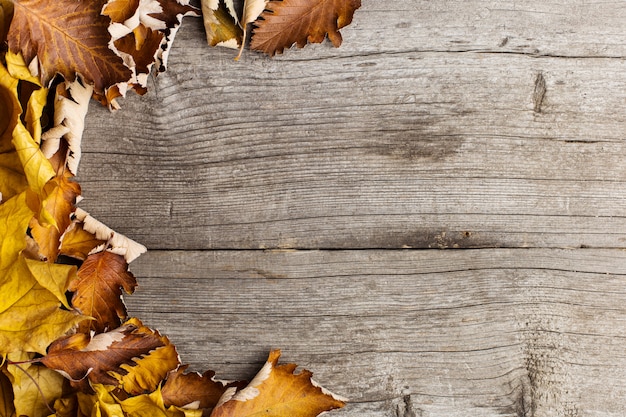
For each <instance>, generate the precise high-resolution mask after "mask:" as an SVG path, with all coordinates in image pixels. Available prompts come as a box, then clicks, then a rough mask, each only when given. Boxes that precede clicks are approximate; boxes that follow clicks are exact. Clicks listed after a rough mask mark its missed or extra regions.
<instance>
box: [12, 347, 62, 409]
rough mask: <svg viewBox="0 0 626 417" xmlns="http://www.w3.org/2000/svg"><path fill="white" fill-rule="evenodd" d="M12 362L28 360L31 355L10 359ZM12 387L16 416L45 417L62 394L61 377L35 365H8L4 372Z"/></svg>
mask: <svg viewBox="0 0 626 417" xmlns="http://www.w3.org/2000/svg"><path fill="white" fill-rule="evenodd" d="M11 359H12V360H18V359H20V360H29V359H32V355H22V357H11ZM6 374H7V375H8V376H9V379H10V380H11V383H12V385H13V392H14V405H15V410H16V414H17V415H18V416H28V417H46V416H48V415H50V408H49V406H51V405H52V404H53V403H54V402H55V401H56V399H57V398H59V397H61V394H62V392H63V380H64V379H63V377H62V376H61V375H59V374H58V373H57V372H55V371H53V370H51V369H48V368H46V367H44V366H41V365H37V364H22V365H19V368H18V366H15V365H9V366H8V367H7V370H6ZM26 374H28V375H26Z"/></svg>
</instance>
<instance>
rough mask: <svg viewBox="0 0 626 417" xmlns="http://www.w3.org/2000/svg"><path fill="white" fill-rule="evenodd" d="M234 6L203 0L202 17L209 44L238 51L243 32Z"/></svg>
mask: <svg viewBox="0 0 626 417" xmlns="http://www.w3.org/2000/svg"><path fill="white" fill-rule="evenodd" d="M233 7H234V6H233V5H232V4H231V6H230V8H229V6H228V5H227V4H224V3H222V2H219V1H218V0H202V17H203V19H204V29H205V32H206V39H207V43H208V44H209V45H211V46H216V45H220V46H226V47H229V48H233V49H237V48H239V45H241V43H242V36H243V31H242V30H241V27H240V26H239V24H238V19H237V15H236V14H234V15H233V12H234V8H233Z"/></svg>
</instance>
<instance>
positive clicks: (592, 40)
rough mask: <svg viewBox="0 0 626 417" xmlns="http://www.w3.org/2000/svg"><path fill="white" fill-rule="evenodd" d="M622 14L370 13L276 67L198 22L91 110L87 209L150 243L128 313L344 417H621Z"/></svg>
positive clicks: (374, 7)
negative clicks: (210, 42)
mask: <svg viewBox="0 0 626 417" xmlns="http://www.w3.org/2000/svg"><path fill="white" fill-rule="evenodd" d="M625 22H626V2H600V3H590V2H585V1H583V0H568V1H565V0H561V1H549V2H546V1H539V0H529V1H524V2H519V1H478V0H463V1H425V0H404V1H400V2H398V1H391V0H364V1H363V7H362V8H361V9H360V10H358V11H357V13H356V15H355V19H354V22H353V24H352V25H351V26H349V27H347V28H346V29H344V30H343V37H344V44H343V46H342V47H341V48H339V49H334V48H332V47H331V46H329V45H328V44H323V45H316V46H312V47H309V48H307V49H304V50H289V51H287V52H286V53H285V54H284V55H282V56H278V57H277V58H275V59H270V58H267V57H265V56H261V55H258V54H255V53H250V52H249V53H246V54H245V55H244V58H243V59H242V60H241V61H240V62H234V61H233V59H232V58H233V57H234V53H233V52H232V51H231V50H226V49H211V48H209V47H208V46H206V45H205V43H204V33H203V29H202V26H201V21H200V19H187V20H185V22H184V24H183V28H182V29H181V31H180V32H179V35H178V37H177V39H176V42H175V44H174V48H173V50H172V53H171V56H170V66H169V70H168V72H166V73H165V74H162V75H160V76H159V77H157V78H156V79H153V80H152V81H151V86H150V92H149V93H148V94H147V95H146V96H144V97H139V96H130V97H129V98H128V99H127V100H126V101H125V103H124V105H123V109H122V110H121V111H118V112H116V113H114V114H112V115H111V114H109V113H108V110H106V109H104V108H101V107H99V106H98V105H96V104H95V103H94V104H92V106H91V108H90V113H89V115H88V118H87V130H86V133H85V138H84V142H83V144H84V145H83V149H84V155H83V160H82V164H81V168H80V171H79V180H80V182H81V185H82V187H83V194H84V196H85V200H84V201H83V202H82V203H81V207H82V208H84V209H86V210H87V211H89V212H90V213H91V214H92V215H94V216H95V217H96V218H98V219H99V220H101V221H103V222H104V223H106V224H107V225H108V226H110V227H112V228H113V229H115V230H117V231H119V232H121V233H124V234H126V235H127V236H129V237H131V238H133V239H135V240H137V241H139V242H141V243H143V244H145V245H146V246H148V248H149V252H148V253H147V254H145V255H143V256H142V257H141V258H139V259H138V260H137V261H135V263H133V265H132V270H133V271H134V273H135V274H136V275H137V276H138V278H139V283H140V287H139V289H138V290H137V292H136V294H135V295H133V296H131V297H127V301H128V304H129V308H130V311H131V313H132V314H135V315H138V316H139V317H140V318H142V319H143V320H144V322H146V323H147V324H149V325H151V326H155V327H157V328H159V329H160V330H162V331H163V333H165V334H167V335H168V336H170V338H171V339H172V340H173V341H174V343H176V344H177V346H178V350H179V352H180V354H181V356H182V359H183V361H185V362H188V363H191V364H192V366H193V368H194V369H197V370H202V369H213V370H215V371H217V375H218V377H221V378H250V377H251V376H252V375H253V374H254V373H255V372H256V370H257V369H258V368H259V367H260V366H261V364H262V363H263V362H264V361H265V358H266V355H267V353H268V351H269V349H271V348H281V349H282V350H283V360H284V361H289V362H296V363H298V364H300V365H301V366H303V367H306V368H307V369H310V370H312V371H313V372H314V373H315V378H316V379H317V380H318V382H320V383H321V384H322V385H324V386H325V387H327V388H328V389H330V390H332V391H335V392H337V393H338V394H341V395H343V396H346V397H349V398H350V400H351V402H350V404H349V405H348V406H347V407H346V408H345V409H343V410H340V411H337V412H334V413H333V414H332V415H335V416H337V417H348V416H350V417H361V416H372V417H382V416H394V417H431V416H442V417H443V416H489V417H491V416H515V417H539V416H559V417H583V416H584V417H589V416H624V415H626V351H625V350H624V344H625V341H626V289H625V288H624V283H625V280H626V252H625V251H624V249H626V195H625V194H626V163H625V162H624V161H623V159H624V157H625V156H626V139H625V136H626V112H625V110H626V60H625V58H626V31H625V30H624V29H625Z"/></svg>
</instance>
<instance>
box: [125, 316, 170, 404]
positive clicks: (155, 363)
mask: <svg viewBox="0 0 626 417" xmlns="http://www.w3.org/2000/svg"><path fill="white" fill-rule="evenodd" d="M126 325H134V326H137V333H141V334H144V335H146V336H147V337H148V336H149V337H152V336H157V337H159V338H160V340H161V341H162V342H163V346H162V347H159V348H157V349H155V350H153V351H151V352H150V353H149V354H148V355H143V356H141V357H139V358H135V360H134V363H133V364H122V365H121V366H120V368H121V369H122V372H119V373H113V376H115V378H117V380H118V382H119V387H120V388H121V389H123V390H124V391H126V392H127V393H129V394H131V395H138V394H142V393H145V392H152V391H154V390H155V389H156V388H157V386H158V385H159V383H160V382H161V381H163V380H164V379H165V377H166V376H167V375H168V374H169V373H170V372H171V371H172V370H174V369H176V368H177V367H178V366H179V365H180V359H179V357H178V352H176V347H175V346H174V345H173V344H171V343H170V341H169V339H168V338H167V337H164V336H161V335H160V334H159V332H157V331H155V330H152V329H149V328H147V327H145V326H143V325H142V323H141V322H140V321H139V320H138V319H136V318H132V319H130V320H128V321H127V322H126Z"/></svg>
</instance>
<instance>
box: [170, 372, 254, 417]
mask: <svg viewBox="0 0 626 417" xmlns="http://www.w3.org/2000/svg"><path fill="white" fill-rule="evenodd" d="M188 366H189V365H184V366H181V367H179V368H178V369H177V370H176V371H173V372H171V373H170V375H169V376H168V377H167V381H165V384H164V385H163V388H162V389H161V393H162V394H163V401H164V402H165V405H166V406H167V407H169V406H172V405H174V406H177V407H184V406H187V405H189V404H194V405H196V404H197V406H198V408H200V409H202V410H205V411H206V414H209V413H210V411H211V410H212V409H213V408H214V407H215V406H216V405H217V403H218V401H219V399H220V397H221V396H222V395H224V392H226V389H228V388H230V387H236V388H243V387H245V386H246V384H247V383H246V382H243V381H241V382H229V383H224V382H222V381H216V380H214V379H213V377H214V376H215V372H213V371H206V372H205V373H203V374H202V375H200V374H199V373H197V372H191V373H188V374H185V373H184V372H185V370H186V369H187V368H188Z"/></svg>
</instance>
